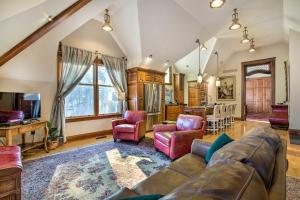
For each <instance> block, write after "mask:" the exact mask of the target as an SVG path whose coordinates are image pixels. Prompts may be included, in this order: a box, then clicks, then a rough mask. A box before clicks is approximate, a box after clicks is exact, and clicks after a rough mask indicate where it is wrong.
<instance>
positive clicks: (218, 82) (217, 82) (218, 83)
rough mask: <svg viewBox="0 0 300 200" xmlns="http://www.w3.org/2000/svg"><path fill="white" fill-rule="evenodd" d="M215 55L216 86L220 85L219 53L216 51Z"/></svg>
mask: <svg viewBox="0 0 300 200" xmlns="http://www.w3.org/2000/svg"><path fill="white" fill-rule="evenodd" d="M215 55H216V56H217V77H216V87H220V86H221V81H220V78H219V53H218V52H217V51H216V52H215Z"/></svg>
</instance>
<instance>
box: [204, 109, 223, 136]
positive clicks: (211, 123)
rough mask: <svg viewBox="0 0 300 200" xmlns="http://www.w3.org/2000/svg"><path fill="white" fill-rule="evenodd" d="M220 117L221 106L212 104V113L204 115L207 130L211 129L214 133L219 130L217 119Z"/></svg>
mask: <svg viewBox="0 0 300 200" xmlns="http://www.w3.org/2000/svg"><path fill="white" fill-rule="evenodd" d="M220 117H221V106H219V105H216V106H214V111H213V114H212V115H207V116H206V122H207V129H206V130H207V131H212V132H213V133H214V134H215V132H216V131H218V130H219V121H220Z"/></svg>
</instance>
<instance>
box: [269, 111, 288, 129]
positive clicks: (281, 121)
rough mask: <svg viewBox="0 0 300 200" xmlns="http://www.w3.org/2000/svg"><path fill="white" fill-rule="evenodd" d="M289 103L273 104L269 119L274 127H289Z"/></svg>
mask: <svg viewBox="0 0 300 200" xmlns="http://www.w3.org/2000/svg"><path fill="white" fill-rule="evenodd" d="M288 110H289V109H288V106H287V105H272V113H271V115H270V117H269V121H270V124H271V127H272V128H283V129H288V128H289V111H288Z"/></svg>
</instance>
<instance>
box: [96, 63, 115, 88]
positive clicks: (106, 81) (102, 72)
mask: <svg viewBox="0 0 300 200" xmlns="http://www.w3.org/2000/svg"><path fill="white" fill-rule="evenodd" d="M98 83H99V84H100V85H110V86H112V83H111V80H110V78H109V76H108V73H107V70H106V68H105V67H104V66H103V65H99V67H98Z"/></svg>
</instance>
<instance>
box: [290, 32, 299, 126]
mask: <svg viewBox="0 0 300 200" xmlns="http://www.w3.org/2000/svg"><path fill="white" fill-rule="evenodd" d="M289 47H290V49H289V50H290V55H289V61H290V108H289V111H290V119H289V120H290V129H298V130H299V129H300V123H299V120H300V104H299V100H300V89H299V87H300V78H299V75H300V56H299V52H300V32H297V31H294V30H290V38H289Z"/></svg>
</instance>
